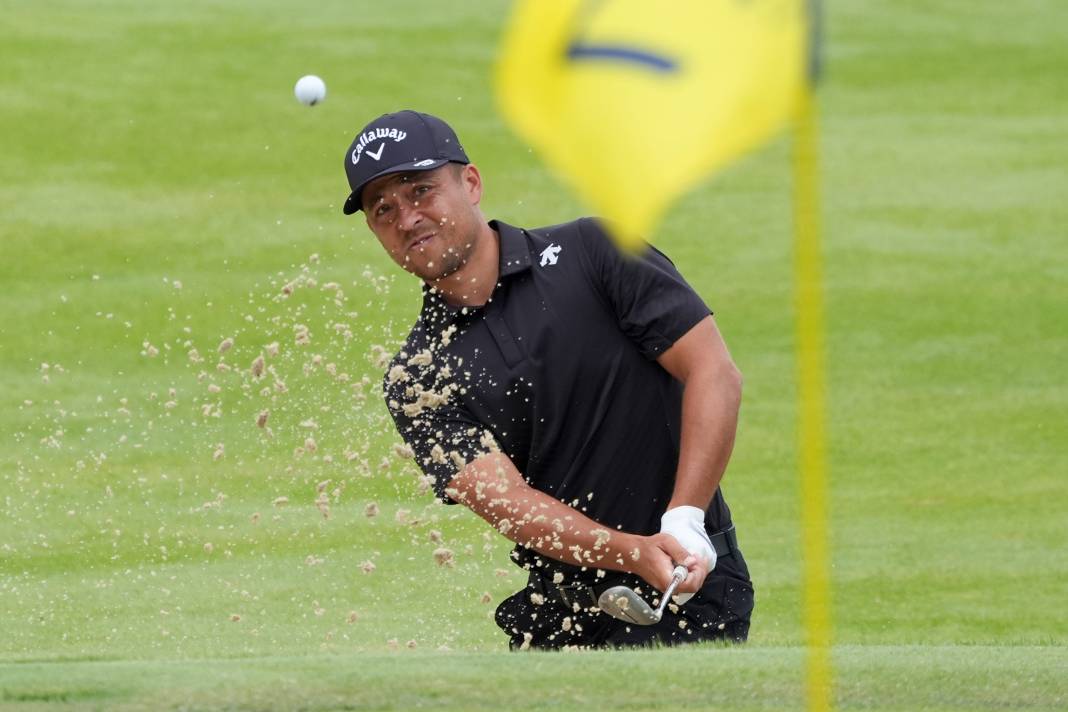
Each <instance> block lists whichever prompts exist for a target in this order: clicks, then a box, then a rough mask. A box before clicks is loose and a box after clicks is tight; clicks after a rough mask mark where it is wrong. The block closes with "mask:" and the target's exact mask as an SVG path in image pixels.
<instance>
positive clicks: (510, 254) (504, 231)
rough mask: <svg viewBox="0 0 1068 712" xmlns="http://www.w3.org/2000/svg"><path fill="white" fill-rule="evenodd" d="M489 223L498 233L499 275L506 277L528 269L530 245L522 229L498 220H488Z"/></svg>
mask: <svg viewBox="0 0 1068 712" xmlns="http://www.w3.org/2000/svg"><path fill="white" fill-rule="evenodd" d="M489 225H490V227H492V228H493V229H494V230H496V231H497V234H498V235H500V253H501V265H500V276H501V277H508V276H509V275H513V274H516V273H518V272H522V271H524V270H528V269H530V266H531V259H530V247H529V246H528V245H527V238H526V236H525V235H523V231H522V230H520V229H519V228H517V227H512V226H511V225H508V224H506V223H503V222H501V221H500V220H490V223H489Z"/></svg>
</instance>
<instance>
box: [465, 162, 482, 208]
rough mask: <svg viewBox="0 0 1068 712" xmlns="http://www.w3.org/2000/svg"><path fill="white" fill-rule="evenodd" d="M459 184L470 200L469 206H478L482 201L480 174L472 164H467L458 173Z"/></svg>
mask: <svg viewBox="0 0 1068 712" xmlns="http://www.w3.org/2000/svg"><path fill="white" fill-rule="evenodd" d="M460 182H461V183H462V184H463V186H464V190H465V191H466V192H467V195H468V197H469V198H470V200H471V205H478V204H479V203H480V202H481V201H482V174H480V173H479V172H478V168H476V167H475V164H474V163H468V164H467V165H465V166H464V167H463V169H462V170H461V171H460Z"/></svg>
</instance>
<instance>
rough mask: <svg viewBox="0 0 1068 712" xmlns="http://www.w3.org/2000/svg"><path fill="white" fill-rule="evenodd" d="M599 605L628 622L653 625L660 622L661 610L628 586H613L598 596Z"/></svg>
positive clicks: (614, 616)
mask: <svg viewBox="0 0 1068 712" xmlns="http://www.w3.org/2000/svg"><path fill="white" fill-rule="evenodd" d="M597 607H598V608H600V609H601V610H602V611H604V612H605V613H607V614H608V615H610V616H612V617H613V618H618V619H619V620H621V621H626V622H627V623H634V624H636V625H653V624H654V623H659V622H660V616H661V611H658V610H656V609H654V608H653V607H652V606H650V605H649V604H648V603H646V602H645V599H644V598H642V597H641V596H639V595H638V594H637V593H635V592H634V589H631V588H628V587H627V586H612V587H611V588H608V589H605V591H604V592H603V593H602V594H601V595H600V596H598V598H597Z"/></svg>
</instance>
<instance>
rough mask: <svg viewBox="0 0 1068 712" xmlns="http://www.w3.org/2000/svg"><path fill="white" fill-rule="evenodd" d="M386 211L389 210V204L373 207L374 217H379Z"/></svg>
mask: <svg viewBox="0 0 1068 712" xmlns="http://www.w3.org/2000/svg"><path fill="white" fill-rule="evenodd" d="M388 212H389V206H388V205H379V206H378V207H377V208H375V217H376V218H380V217H382V216H383V215H385V214H386V213H388Z"/></svg>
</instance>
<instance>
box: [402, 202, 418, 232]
mask: <svg viewBox="0 0 1068 712" xmlns="http://www.w3.org/2000/svg"><path fill="white" fill-rule="evenodd" d="M397 212H399V213H400V215H399V216H398V219H397V227H399V228H400V229H401V230H403V231H405V232H410V231H411V230H414V229H415V228H416V227H418V226H419V223H421V222H423V213H422V211H421V210H420V209H419V204H418V203H410V202H408V201H403V202H401V204H400V205H399V206H398V207H397Z"/></svg>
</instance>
